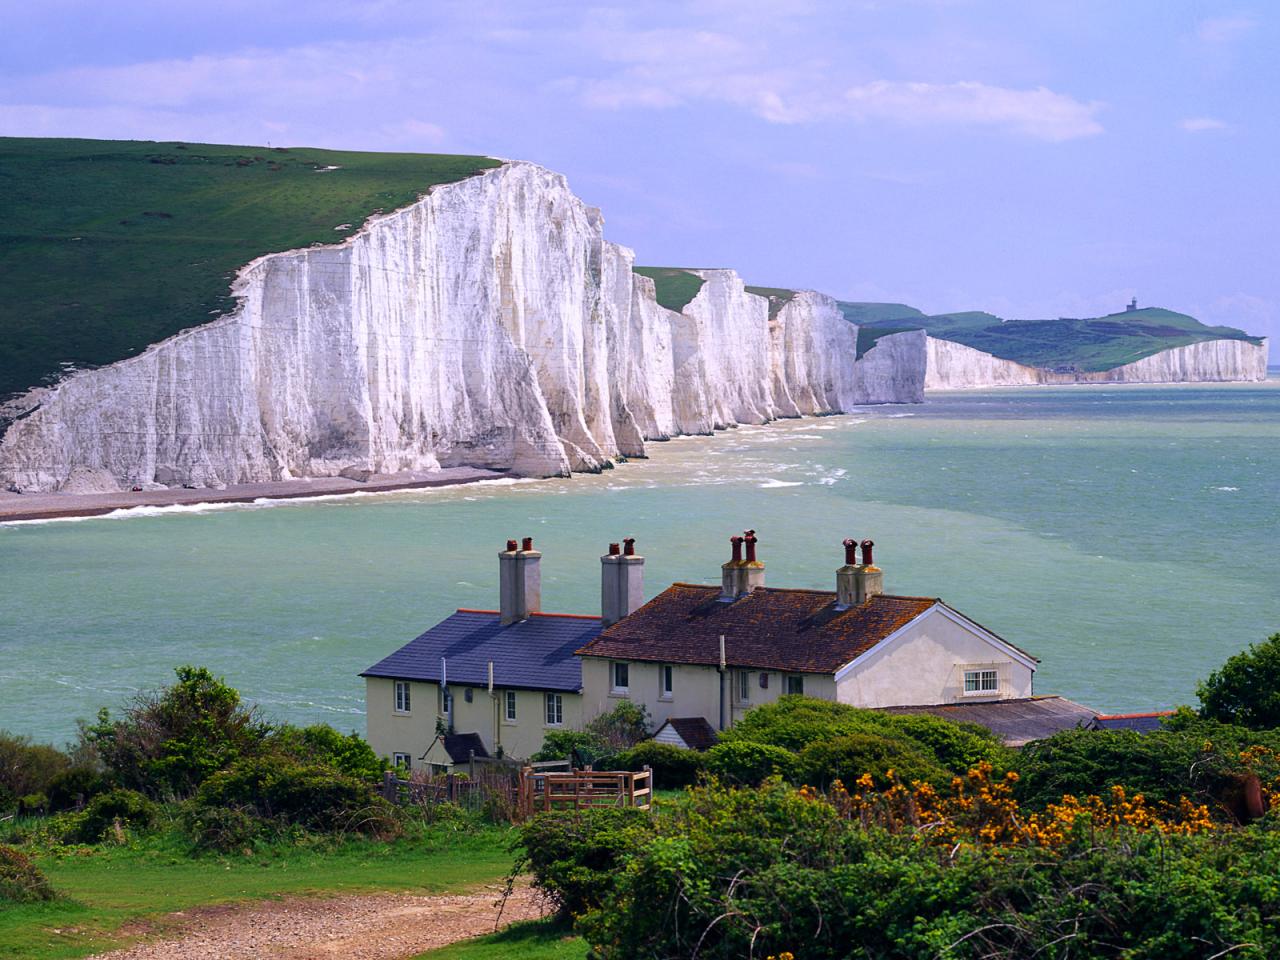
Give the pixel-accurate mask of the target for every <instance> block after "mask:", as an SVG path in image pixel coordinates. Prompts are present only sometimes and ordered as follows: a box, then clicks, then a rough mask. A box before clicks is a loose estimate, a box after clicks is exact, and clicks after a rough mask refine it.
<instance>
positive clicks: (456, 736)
mask: <svg viewBox="0 0 1280 960" xmlns="http://www.w3.org/2000/svg"><path fill="white" fill-rule="evenodd" d="M443 739H444V752H445V753H447V754H448V755H449V759H450V760H452V761H453V762H454V763H467V762H469V761H470V760H471V754H472V751H474V752H475V755H476V756H477V757H487V756H488V755H489V751H488V750H486V749H485V748H484V741H483V740H481V739H480V734H478V733H446V734H445V735H444V738H443Z"/></svg>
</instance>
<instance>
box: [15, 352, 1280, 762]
mask: <svg viewBox="0 0 1280 960" xmlns="http://www.w3.org/2000/svg"><path fill="white" fill-rule="evenodd" d="M650 449H651V456H650V457H649V458H648V459H635V460H631V461H630V462H627V463H624V464H620V465H618V466H617V467H616V468H615V469H613V470H609V471H606V472H604V473H602V474H599V475H580V476H575V477H573V478H571V479H566V480H544V481H517V480H498V481H491V482H485V483H481V484H471V485H465V486H458V487H451V488H442V489H433V490H422V491H407V492H399V493H384V494H363V495H362V494H355V495H347V496H340V497H329V498H324V499H314V500H305V501H298V500H292V501H275V502H273V501H260V502H258V503H254V504H244V505H211V506H205V507H190V506H178V507H165V508H140V509H135V510H130V511H122V512H119V513H117V514H114V515H111V516H108V517H102V518H87V519H74V520H58V521H43V522H31V523H21V524H6V525H0V729H7V730H9V731H12V732H16V733H19V734H25V735H29V736H31V737H33V738H35V739H37V740H41V741H49V742H54V743H59V744H61V743H63V742H66V741H68V740H70V739H71V738H72V737H73V736H74V734H75V730H76V724H77V721H78V720H80V719H89V718H92V717H93V716H94V715H95V714H96V712H97V711H98V709H99V708H100V707H104V706H105V707H109V708H111V709H112V710H118V709H119V708H120V707H121V705H123V704H125V703H127V702H128V700H129V699H130V698H131V697H134V696H137V695H138V694H139V693H140V692H143V691H146V690H148V689H152V688H154V687H156V686H158V685H161V684H164V683H166V682H167V681H169V680H171V679H172V677H173V670H174V668H175V667H178V666H180V665H182V664H198V665H204V666H207V667H209V668H211V669H212V670H214V671H215V672H217V673H218V674H220V675H223V676H225V677H226V679H227V680H228V682H230V683H231V684H232V685H234V686H235V687H237V688H238V689H239V690H240V691H241V692H242V694H243V695H244V696H245V697H246V698H247V699H248V700H250V701H252V702H254V703H256V704H258V705H259V706H260V708H261V710H262V711H263V713H264V714H265V715H266V716H267V717H269V718H273V719H276V720H281V721H291V722H295V723H313V722H326V723H330V724H332V725H334V726H336V727H338V728H340V729H342V730H357V731H363V730H364V714H363V705H364V702H363V689H364V685H363V681H362V680H361V679H360V677H359V674H360V671H361V670H363V669H365V668H367V667H369V666H370V665H371V664H373V663H375V662H376V661H377V660H379V659H380V658H382V657H383V656H385V655H386V654H388V653H390V652H391V651H393V650H395V649H396V648H397V647H399V646H400V645H402V644H404V643H405V642H407V641H409V640H410V639H412V638H413V637H414V636H416V635H417V634H418V633H420V632H421V631H423V630H424V629H426V628H427V627H429V626H431V625H432V624H434V623H435V622H436V621H437V620H439V619H441V618H442V617H444V616H446V615H447V614H448V613H450V612H451V611H453V610H454V609H456V608H458V607H473V608H476V607H478V608H493V607H495V606H496V605H497V599H498V597H497V591H498V587H497V579H498V561H497V553H498V552H499V550H501V549H502V547H503V545H504V543H505V542H506V540H507V539H508V538H522V537H533V538H534V542H535V545H536V546H537V547H538V549H540V550H542V551H543V561H542V568H543V594H542V597H543V609H544V610H548V611H555V612H566V613H595V612H598V610H599V604H600V586H599V560H598V558H599V556H600V555H601V554H602V553H604V552H605V550H606V548H607V546H608V544H609V543H610V541H617V540H620V539H622V538H623V537H635V538H636V543H637V548H638V551H639V552H640V553H641V554H642V555H644V556H645V558H646V565H645V585H646V592H647V594H648V595H652V594H653V593H656V592H657V591H659V590H661V589H662V588H663V587H665V586H666V585H667V584H670V583H672V582H674V581H685V582H695V583H697V582H705V583H718V582H719V575H720V564H721V563H722V562H723V561H724V560H726V559H727V558H728V556H729V537H730V536H731V535H733V534H735V533H740V532H741V531H743V530H745V529H754V530H756V531H757V536H758V537H759V541H760V558H761V559H762V560H764V561H765V562H766V577H767V582H768V584H770V585H773V586H796V587H819V588H827V589H834V582H835V569H836V567H837V566H839V565H840V563H841V562H842V556H843V550H842V548H841V541H842V540H843V539H844V538H846V537H856V538H858V539H868V538H869V539H872V540H874V541H875V544H876V548H875V550H876V560H877V563H878V565H879V566H880V567H881V568H883V570H884V571H885V584H886V588H887V589H888V591H889V592H892V593H902V594H911V595H925V596H931V597H941V598H942V599H943V600H945V601H946V602H947V603H949V604H951V605H952V606H953V607H956V608H958V609H959V610H961V611H963V612H964V613H965V614H967V615H968V616H970V617H972V618H973V619H975V620H977V621H978V622H979V623H981V624H983V625H984V626H986V627H987V628H988V629H990V630H993V631H994V632H996V633H997V634H999V635H1000V636H1002V637H1005V638H1006V639H1008V640H1010V641H1012V642H1014V643H1016V644H1017V645H1019V646H1020V647H1022V648H1023V649H1025V650H1028V651H1030V652H1031V653H1033V654H1034V655H1035V656H1037V657H1039V658H1040V661H1041V662H1040V669H1039V671H1038V673H1037V675H1036V681H1035V688H1036V692H1037V693H1046V694H1047V693H1054V694H1061V695H1063V696H1066V697H1069V698H1071V699H1073V700H1076V701H1079V702H1081V703H1084V704H1087V705H1089V706H1091V707H1094V708H1097V709H1099V710H1102V711H1106V712H1129V711H1145V710H1156V709H1167V708H1171V707H1174V706H1177V705H1179V704H1184V703H1194V702H1195V690H1196V683H1197V681H1198V680H1199V679H1201V678H1203V677H1205V676H1206V675H1207V674H1208V673H1209V672H1210V671H1211V670H1213V669H1214V668H1215V667H1216V666H1218V665H1219V664H1221V663H1222V661H1223V660H1224V659H1226V658H1227V657H1228V656H1230V655H1231V654H1233V653H1235V652H1237V651H1239V650H1242V649H1244V648H1245V647H1247V646H1248V645H1249V644H1250V643H1255V642H1258V641H1260V640H1263V639H1265V638H1266V637H1267V636H1268V635H1270V634H1273V633H1276V632H1278V631H1280V570H1278V564H1277V561H1280V379H1278V378H1277V377H1275V376H1273V378H1272V379H1271V380H1270V381H1268V382H1266V383H1263V384H1231V385H1176V386H1083V387H1045V388H1026V387H1024V388H1010V389H1003V390H986V391H967V392H956V393H940V394H931V395H930V396H929V398H928V400H927V401H926V402H925V403H923V404H917V405H907V406H884V407H866V408H863V409H860V410H856V411H853V412H851V413H849V414H847V415H842V416H835V417H825V418H815V419H806V420H788V421H781V422H778V423H774V424H769V425H766V426H759V427H739V428H737V429H734V430H729V431H724V432H722V433H718V434H716V435H715V436H711V437H690V438H681V439H676V440H672V441H669V442H665V443H654V444H651V445H650Z"/></svg>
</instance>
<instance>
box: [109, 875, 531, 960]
mask: <svg viewBox="0 0 1280 960" xmlns="http://www.w3.org/2000/svg"><path fill="white" fill-rule="evenodd" d="M500 893H501V888H500V887H498V886H493V887H486V888H484V889H483V890H481V891H479V892H477V893H472V894H465V895H461V896H438V897H418V896H412V895H409V894H376V895H368V896H346V897H323V898H322V897H290V898H287V899H284V900H278V901H269V902H258V903H250V904H228V905H226V906H219V907H208V908H201V909H198V910H189V911H186V912H185V913H176V914H171V915H170V919H172V920H175V921H176V922H177V924H178V932H177V933H176V934H175V933H174V932H168V933H166V935H165V938H164V939H162V940H153V941H150V942H146V943H139V944H137V945H135V946H132V947H126V948H125V949H122V950H112V951H111V952H109V953H102V954H98V955H97V956H96V957H92V958H90V960H257V958H272V960H338V958H341V960H402V958H405V957H412V956H414V955H415V954H418V953H421V952H422V951H424V950H430V949H431V948H433V947H441V946H444V945H445V944H448V943H453V942H454V941H456V940H465V939H467V938H468V937H475V936H479V935H481V934H485V933H492V932H493V930H494V924H495V922H497V921H498V899H499V896H500ZM542 912H543V911H542V909H541V901H540V900H539V899H538V897H537V896H536V895H535V894H534V892H533V891H532V890H530V889H529V888H528V887H527V886H523V885H522V886H517V887H516V889H515V892H514V893H513V894H512V895H511V898H510V899H509V900H508V901H507V903H506V907H505V908H504V909H503V911H502V918H501V922H502V924H503V925H504V926H505V925H506V924H508V923H513V922H515V921H517V920H530V919H534V918H536V917H539V916H542Z"/></svg>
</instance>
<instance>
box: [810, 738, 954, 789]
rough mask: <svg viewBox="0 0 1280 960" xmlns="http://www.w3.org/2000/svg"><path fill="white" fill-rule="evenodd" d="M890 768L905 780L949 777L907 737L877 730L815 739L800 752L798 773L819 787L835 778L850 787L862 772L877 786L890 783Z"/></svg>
mask: <svg viewBox="0 0 1280 960" xmlns="http://www.w3.org/2000/svg"><path fill="white" fill-rule="evenodd" d="M890 771H892V772H893V775H894V777H896V778H897V779H898V780H899V781H900V782H902V783H905V784H910V783H911V782H912V781H915V780H919V781H922V782H924V783H931V784H934V785H940V784H944V783H946V782H948V781H949V780H950V779H951V773H950V771H948V770H946V769H945V768H943V767H942V766H941V765H940V764H939V763H938V762H937V761H936V760H934V758H933V757H932V755H926V754H925V753H922V752H921V751H920V750H919V749H918V748H917V747H916V746H915V745H913V744H912V743H911V742H910V741H909V740H901V739H897V738H894V737H886V736H881V735H880V734H878V733H847V734H845V735H844V736H842V737H835V738H834V739H831V740H819V741H818V742H817V743H811V744H809V746H807V747H805V748H804V750H802V751H801V753H800V774H801V776H802V777H803V778H804V780H805V782H806V783H809V784H812V785H814V786H818V787H822V788H823V789H826V788H827V787H829V786H831V784H832V783H833V782H834V781H836V780H841V781H843V782H844V784H845V786H846V787H848V788H850V789H854V784H855V783H856V782H857V780H858V778H859V777H860V776H862V774H864V773H869V774H871V777H872V779H873V780H874V781H875V784H876V786H877V787H887V786H889V785H890V784H891V783H892V780H891V778H890V777H889V776H888V774H889V772H890Z"/></svg>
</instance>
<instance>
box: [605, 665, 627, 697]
mask: <svg viewBox="0 0 1280 960" xmlns="http://www.w3.org/2000/svg"><path fill="white" fill-rule="evenodd" d="M619 670H621V671H622V672H623V673H624V674H625V676H624V677H623V680H624V681H625V682H623V683H618V671H619ZM609 692H610V693H619V694H622V693H630V692H631V664H630V663H628V662H627V661H626V660H613V661H611V662H610V664H609Z"/></svg>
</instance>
